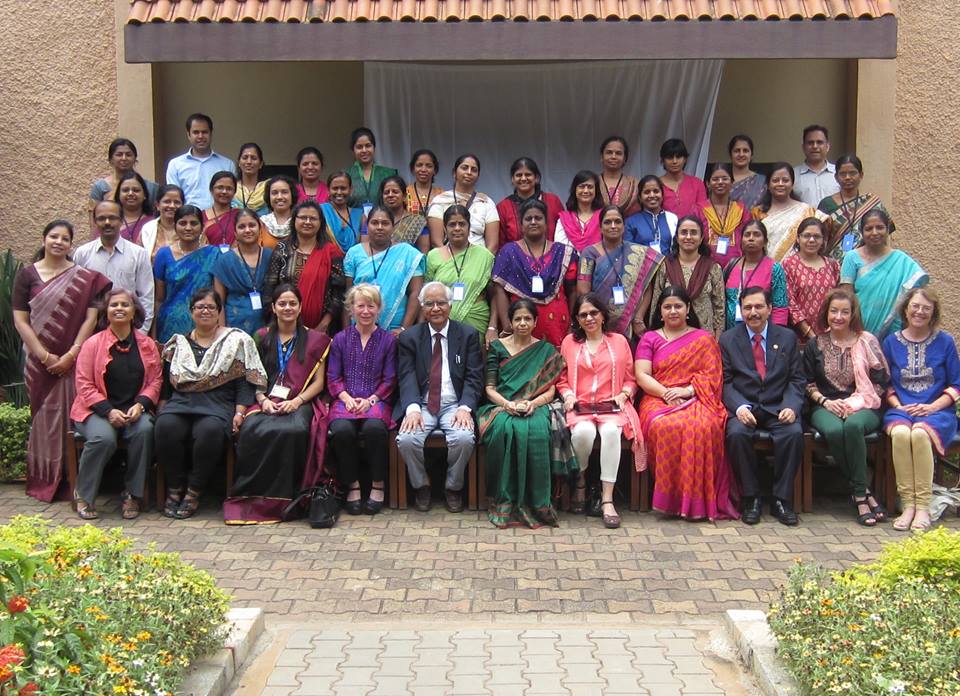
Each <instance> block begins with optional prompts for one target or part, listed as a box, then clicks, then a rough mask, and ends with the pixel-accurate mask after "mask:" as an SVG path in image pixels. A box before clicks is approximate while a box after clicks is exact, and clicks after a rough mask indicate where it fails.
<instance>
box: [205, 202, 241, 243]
mask: <svg viewBox="0 0 960 696" xmlns="http://www.w3.org/2000/svg"><path fill="white" fill-rule="evenodd" d="M239 212H240V209H239V208H231V209H230V210H228V211H227V212H225V213H223V214H222V215H217V214H216V213H214V212H213V208H207V209H206V210H204V211H203V236H204V237H206V239H207V242H208V243H210V244H213V245H216V246H219V245H221V244H227V245H229V246H233V242H234V240H235V239H236V231H235V229H234V228H235V226H236V224H237V214H238V213H239Z"/></svg>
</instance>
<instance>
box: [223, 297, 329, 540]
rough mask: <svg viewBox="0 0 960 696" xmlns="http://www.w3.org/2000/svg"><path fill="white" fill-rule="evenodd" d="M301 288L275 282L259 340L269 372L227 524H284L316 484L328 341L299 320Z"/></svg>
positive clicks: (250, 420)
mask: <svg viewBox="0 0 960 696" xmlns="http://www.w3.org/2000/svg"><path fill="white" fill-rule="evenodd" d="M302 306H303V305H302V303H301V299H300V291H299V290H297V288H296V287H295V286H293V285H279V286H277V293H276V298H275V299H274V302H273V315H272V317H271V319H270V324H269V325H268V326H266V327H265V328H262V329H260V330H259V331H257V333H256V335H255V336H254V342H255V343H256V346H257V353H258V354H259V356H260V361H261V362H262V363H263V368H264V370H265V371H266V374H267V386H266V390H265V391H262V392H257V394H256V397H255V398H256V400H257V402H256V404H254V405H252V406H251V407H250V408H248V409H247V411H246V413H245V414H244V418H243V424H242V425H241V426H240V436H239V438H238V439H237V471H236V480H235V481H234V484H233V489H232V490H231V491H230V492H229V496H230V497H228V498H227V499H226V500H225V501H223V519H224V521H225V522H226V523H227V524H249V523H256V522H280V521H282V520H283V519H284V515H283V513H284V510H285V508H286V507H287V506H288V505H289V504H290V503H291V501H293V500H294V499H295V498H296V497H297V495H298V494H299V493H300V491H303V490H308V489H310V488H312V487H313V486H315V485H317V483H318V482H319V479H320V473H321V471H322V468H323V461H324V456H323V455H324V450H325V448H326V439H327V438H326V435H327V405H326V404H325V403H324V402H323V401H322V400H321V399H319V398H317V397H318V396H319V395H320V394H321V392H323V388H324V383H325V379H324V378H325V375H324V368H325V362H326V359H327V351H328V349H329V346H330V338H329V337H327V336H326V335H325V334H321V333H317V332H316V331H311V330H310V329H307V328H306V327H304V325H303V322H302V321H300V308H301V307H302Z"/></svg>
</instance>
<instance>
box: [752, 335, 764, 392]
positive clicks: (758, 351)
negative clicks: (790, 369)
mask: <svg viewBox="0 0 960 696" xmlns="http://www.w3.org/2000/svg"><path fill="white" fill-rule="evenodd" d="M762 340H763V336H761V335H760V334H754V336H753V364H754V365H756V366H757V374H758V375H760V381H761V382H762V381H763V380H765V379H766V378H767V356H765V355H764V354H763V346H762V345H760V342H761V341H762Z"/></svg>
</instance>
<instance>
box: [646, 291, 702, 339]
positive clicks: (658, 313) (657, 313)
mask: <svg viewBox="0 0 960 696" xmlns="http://www.w3.org/2000/svg"><path fill="white" fill-rule="evenodd" d="M671 297H676V298H677V299H678V300H680V301H681V302H683V304H685V305H687V326H692V327H693V328H695V329H699V328H700V317H698V316H697V313H696V312H695V311H693V301H692V300H691V299H690V295H688V294H687V291H686V289H685V288H681V287H680V286H678V285H668V286H667V287H665V288H664V289H663V292H661V293H660V299H659V300H657V306H656V308H655V309H654V310H653V317H652V318H651V321H650V329H651V330H656V329H662V328H663V303H664V302H666V301H667V300H669V299H670V298H671Z"/></svg>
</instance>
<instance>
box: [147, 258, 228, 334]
mask: <svg viewBox="0 0 960 696" xmlns="http://www.w3.org/2000/svg"><path fill="white" fill-rule="evenodd" d="M220 253H221V252H220V248H219V247H216V246H204V247H200V248H199V249H197V250H196V251H192V252H190V253H189V254H187V255H186V256H184V257H181V258H180V259H179V260H177V259H175V258H174V257H173V251H172V250H171V248H170V247H163V248H162V249H160V251H158V252H157V258H156V259H155V260H154V264H153V275H154V277H155V278H156V279H157V280H159V281H162V282H163V283H164V295H163V302H162V303H161V305H160V309H159V310H158V311H157V317H156V323H157V341H158V342H160V343H166V342H167V341H168V340H170V337H171V336H173V335H174V334H178V333H189V331H190V330H191V329H193V317H192V316H191V315H190V297H191V296H192V295H193V293H194V292H196V291H197V290H199V289H200V288H204V287H211V286H212V285H213V267H214V264H215V263H216V262H217V259H218V258H219V256H220Z"/></svg>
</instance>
